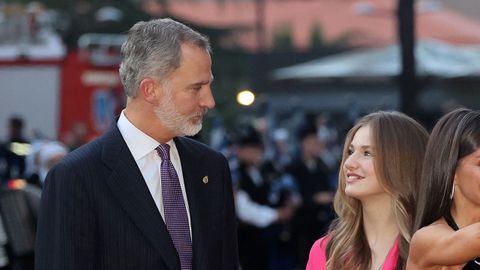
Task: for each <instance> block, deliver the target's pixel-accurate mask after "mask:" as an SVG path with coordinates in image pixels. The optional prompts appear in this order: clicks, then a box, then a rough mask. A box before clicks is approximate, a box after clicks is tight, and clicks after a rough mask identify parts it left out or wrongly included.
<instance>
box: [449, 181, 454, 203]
mask: <svg viewBox="0 0 480 270" xmlns="http://www.w3.org/2000/svg"><path fill="white" fill-rule="evenodd" d="M454 193H455V184H453V185H452V193H450V200H451V199H453V194H454Z"/></svg>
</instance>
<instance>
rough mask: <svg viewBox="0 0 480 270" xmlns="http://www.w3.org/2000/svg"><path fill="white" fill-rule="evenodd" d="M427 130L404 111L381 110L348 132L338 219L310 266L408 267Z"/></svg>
mask: <svg viewBox="0 0 480 270" xmlns="http://www.w3.org/2000/svg"><path fill="white" fill-rule="evenodd" d="M427 139H428V134H427V131H426V130H425V129H424V128H423V127H422V126H421V125H420V124H418V123H417V122H416V121H415V120H413V119H411V118H409V117H408V116H406V115H404V114H402V113H399V112H376V113H372V114H369V115H367V116H365V117H363V118H362V119H360V121H359V122H358V123H357V124H356V125H355V126H354V127H353V128H352V129H351V130H350V131H349V133H348V134H347V137H346V140H345V145H344V149H343V157H342V163H341V169H340V175H339V184H338V189H337V193H336V195H335V201H334V207H335V212H336V213H337V215H338V217H337V219H336V220H335V221H334V222H333V223H332V226H331V227H330V231H329V232H328V234H327V235H326V236H325V237H323V238H321V239H319V240H318V241H317V242H315V244H314V245H313V247H312V249H311V251H310V257H309V262H308V265H307V270H323V269H328V270H337V269H348V270H365V269H371V270H379V269H384V270H393V269H403V268H404V267H405V263H406V259H407V255H408V243H409V241H410V237H411V233H412V228H413V224H412V223H413V216H414V215H413V211H414V210H415V209H414V205H415V204H414V203H415V198H414V193H415V189H416V188H417V186H418V180H419V179H420V175H421V168H422V161H423V155H424V151H425V147H426V144H427Z"/></svg>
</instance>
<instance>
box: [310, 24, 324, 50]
mask: <svg viewBox="0 0 480 270" xmlns="http://www.w3.org/2000/svg"><path fill="white" fill-rule="evenodd" d="M322 47H325V38H324V36H323V30H322V26H321V25H320V24H319V23H315V24H314V25H313V26H312V29H311V31H310V48H312V49H314V48H322Z"/></svg>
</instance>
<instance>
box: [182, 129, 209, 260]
mask: <svg viewBox="0 0 480 270" xmlns="http://www.w3.org/2000/svg"><path fill="white" fill-rule="evenodd" d="M175 145H176V147H177V150H178V154H179V156H180V161H181V164H182V172H183V179H184V182H185V190H186V192H187V199H188V205H189V211H190V218H191V225H192V245H193V265H194V268H195V269H205V267H208V265H207V264H206V262H208V260H209V257H208V256H209V254H208V248H207V243H208V242H209V241H211V239H208V238H209V237H210V236H209V235H204V234H203V233H201V232H202V231H204V230H203V229H202V226H204V224H205V222H204V221H205V219H206V218H210V217H205V216H203V217H202V213H201V212H202V211H201V208H202V207H203V205H202V201H204V194H203V192H202V188H204V187H203V186H204V183H203V182H202V178H203V177H204V176H205V171H204V170H205V168H204V166H203V164H205V163H204V160H203V158H204V157H203V152H201V151H197V150H196V148H195V147H191V145H190V143H189V142H188V141H187V140H186V139H184V138H181V137H179V138H175Z"/></svg>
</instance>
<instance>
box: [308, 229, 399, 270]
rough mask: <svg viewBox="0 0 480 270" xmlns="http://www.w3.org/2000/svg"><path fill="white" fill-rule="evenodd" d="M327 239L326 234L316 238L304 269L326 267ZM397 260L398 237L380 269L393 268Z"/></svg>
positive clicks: (321, 268) (320, 269)
mask: <svg viewBox="0 0 480 270" xmlns="http://www.w3.org/2000/svg"><path fill="white" fill-rule="evenodd" d="M328 241H329V237H328V236H324V237H322V238H320V239H318V240H317V241H316V242H315V243H314V244H313V246H312V249H311V250H310V256H309V257H308V263H307V269H306V270H325V269H327V258H326V256H325V255H326V253H325V251H326V249H327V244H328ZM397 260H398V239H397V240H395V243H393V246H392V248H391V249H390V251H389V252H388V255H387V258H385V262H384V263H383V267H382V270H395V267H396V266H397Z"/></svg>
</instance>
